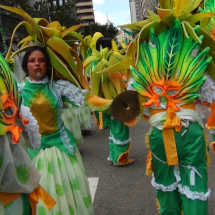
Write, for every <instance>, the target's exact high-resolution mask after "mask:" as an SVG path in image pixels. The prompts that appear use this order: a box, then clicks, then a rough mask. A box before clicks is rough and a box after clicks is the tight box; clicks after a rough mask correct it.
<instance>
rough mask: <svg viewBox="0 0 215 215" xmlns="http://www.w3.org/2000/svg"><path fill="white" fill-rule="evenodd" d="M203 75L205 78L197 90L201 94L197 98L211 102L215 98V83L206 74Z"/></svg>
mask: <svg viewBox="0 0 215 215" xmlns="http://www.w3.org/2000/svg"><path fill="white" fill-rule="evenodd" d="M204 75H205V76H207V79H206V81H205V82H204V84H203V85H202V87H201V89H200V90H199V92H198V94H199V95H201V97H200V98H199V99H200V101H201V102H209V103H210V104H212V103H213V100H215V83H214V81H213V79H212V78H211V77H210V76H209V75H208V74H206V73H205V74H204Z"/></svg>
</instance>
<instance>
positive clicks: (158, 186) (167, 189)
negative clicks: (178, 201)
mask: <svg viewBox="0 0 215 215" xmlns="http://www.w3.org/2000/svg"><path fill="white" fill-rule="evenodd" d="M179 183H180V182H179V181H176V182H175V183H173V184H171V185H169V186H164V185H163V184H157V183H156V182H155V178H154V176H153V177H152V181H151V184H152V186H153V187H154V188H155V189H157V190H162V191H163V192H171V191H173V190H176V189H177V187H178V184H179Z"/></svg>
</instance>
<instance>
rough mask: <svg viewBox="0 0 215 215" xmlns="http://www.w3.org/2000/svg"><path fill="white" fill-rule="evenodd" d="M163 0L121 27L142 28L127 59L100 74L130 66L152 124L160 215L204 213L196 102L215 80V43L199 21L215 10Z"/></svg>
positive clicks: (151, 162) (151, 163)
mask: <svg viewBox="0 0 215 215" xmlns="http://www.w3.org/2000/svg"><path fill="white" fill-rule="evenodd" d="M159 2H160V6H161V8H158V9H157V10H158V15H156V14H154V13H153V12H151V11H150V12H149V17H148V19H146V20H144V21H141V22H139V23H132V24H128V25H124V26H121V27H127V28H132V29H136V30H137V29H139V30H140V33H139V34H138V35H137V38H136V39H135V40H134V41H133V42H132V43H131V44H130V46H129V48H128V51H127V56H126V59H125V60H123V61H121V62H119V63H117V64H115V65H113V66H111V67H109V68H107V69H105V70H103V71H102V72H99V73H98V74H101V73H102V74H106V73H109V72H113V71H117V69H118V68H119V67H120V68H121V69H128V65H130V68H131V71H132V76H133V78H134V81H133V83H131V86H132V87H133V88H134V89H135V90H136V91H137V92H138V96H139V101H140V106H141V107H140V110H141V117H142V116H143V114H144V113H145V115H147V120H148V122H149V124H150V126H151V128H150V131H149V133H148V135H147V138H146V140H147V143H148V146H149V148H150V153H149V156H148V163H147V172H150V171H151V172H153V179H152V185H153V186H154V187H155V189H156V193H157V199H158V204H159V205H160V213H161V215H172V214H175V215H176V214H177V215H180V214H181V213H182V212H183V213H184V214H185V215H194V214H198V215H205V214H208V198H209V196H210V189H209V188H208V186H207V156H206V155H207V151H206V148H207V145H206V142H205V138H204V132H203V127H204V125H203V121H202V119H201V116H200V114H199V113H198V112H197V111H196V109H195V103H196V102H198V98H199V97H200V96H201V98H203V97H204V95H203V94H201V91H200V89H201V87H203V86H202V85H203V84H204V82H206V86H209V82H210V80H212V79H213V80H215V73H214V71H215V66H214V61H215V58H214V50H213V49H212V50H210V48H206V47H212V48H213V47H214V44H215V42H214V40H213V38H212V37H211V36H210V35H209V34H208V33H207V32H206V31H204V27H206V25H207V23H208V22H205V21H204V22H202V23H201V26H196V25H195V23H197V22H198V21H200V20H204V18H205V19H208V17H215V14H214V13H201V14H194V15H192V14H191V12H192V11H193V10H194V9H196V8H197V7H198V5H199V4H200V3H201V1H200V0H195V1H194V0H190V1H183V2H181V1H176V0H175V1H162V0H160V1H159ZM206 17H207V18H206ZM210 56H211V57H210ZM204 72H207V75H206V74H204ZM207 76H210V77H211V79H210V80H209V78H207ZM144 107H145V111H144Z"/></svg>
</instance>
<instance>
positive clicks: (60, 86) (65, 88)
mask: <svg viewBox="0 0 215 215" xmlns="http://www.w3.org/2000/svg"><path fill="white" fill-rule="evenodd" d="M54 87H55V88H56V90H58V91H61V95H63V96H65V97H67V98H68V99H69V100H70V101H71V102H73V103H74V104H75V105H76V106H78V107H82V106H84V95H85V92H84V91H85V90H82V92H81V90H80V89H79V88H78V87H76V86H75V85H74V84H72V83H70V82H69V81H65V80H58V81H56V82H54Z"/></svg>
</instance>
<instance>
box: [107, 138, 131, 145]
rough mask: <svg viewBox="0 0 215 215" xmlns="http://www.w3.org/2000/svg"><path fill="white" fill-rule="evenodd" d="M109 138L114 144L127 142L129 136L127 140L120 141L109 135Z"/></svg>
mask: <svg viewBox="0 0 215 215" xmlns="http://www.w3.org/2000/svg"><path fill="white" fill-rule="evenodd" d="M109 140H112V141H113V143H115V144H116V145H125V144H127V143H129V142H130V141H131V138H129V139H128V140H124V141H120V140H116V139H115V138H114V137H113V136H112V137H109Z"/></svg>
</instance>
